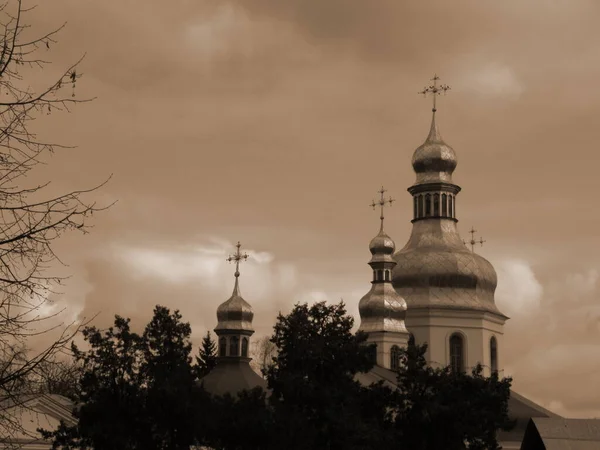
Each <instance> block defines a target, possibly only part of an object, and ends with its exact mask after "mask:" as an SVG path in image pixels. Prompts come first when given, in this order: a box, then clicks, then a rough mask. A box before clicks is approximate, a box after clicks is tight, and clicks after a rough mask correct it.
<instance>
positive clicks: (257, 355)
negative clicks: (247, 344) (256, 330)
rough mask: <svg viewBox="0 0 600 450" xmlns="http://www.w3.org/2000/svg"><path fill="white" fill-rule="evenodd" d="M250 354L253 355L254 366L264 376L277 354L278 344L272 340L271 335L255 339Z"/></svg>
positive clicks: (252, 364)
mask: <svg viewBox="0 0 600 450" xmlns="http://www.w3.org/2000/svg"><path fill="white" fill-rule="evenodd" d="M250 356H251V357H252V361H250V365H251V366H252V368H253V369H254V370H258V371H260V373H262V374H263V376H264V375H265V374H266V370H267V367H268V366H269V365H270V364H271V363H272V361H273V358H274V357H275V356H277V346H276V345H275V344H274V343H273V342H271V337H270V336H263V337H261V338H260V339H257V340H255V341H254V343H253V345H252V348H251V351H250Z"/></svg>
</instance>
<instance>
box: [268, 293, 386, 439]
mask: <svg viewBox="0 0 600 450" xmlns="http://www.w3.org/2000/svg"><path fill="white" fill-rule="evenodd" d="M353 324H354V320H353V318H352V317H351V316H348V315H346V309H345V306H344V304H343V302H340V303H339V304H337V305H332V306H328V305H326V304H325V303H324V302H321V303H316V304H314V305H313V306H311V307H309V306H308V305H306V304H304V305H296V306H295V307H294V309H293V310H292V312H291V313H290V314H288V315H287V316H283V315H281V314H280V315H279V317H278V319H277V323H276V325H275V333H274V335H273V338H272V342H273V343H274V344H275V345H276V346H277V349H278V354H277V356H276V357H275V358H274V363H273V364H272V365H271V366H270V367H269V368H268V370H267V380H268V385H269V388H270V389H272V396H271V405H272V407H273V410H274V415H275V417H276V421H275V422H276V423H275V425H274V434H275V435H276V436H279V437H280V439H285V442H286V444H285V447H287V448H311V449H354V448H356V449H359V448H375V446H377V445H379V448H382V446H381V443H380V442H379V441H380V440H382V439H383V437H385V434H384V433H381V427H383V426H384V425H385V424H387V423H389V420H386V417H387V414H386V408H385V406H386V404H387V403H389V401H390V400H389V392H387V391H386V389H385V388H384V387H383V386H381V385H378V386H377V387H376V388H365V387H363V386H361V385H360V384H359V383H358V382H357V381H356V380H355V375H356V374H357V373H359V372H367V371H368V370H370V369H371V368H372V366H373V362H372V360H371V358H370V353H371V352H370V348H369V346H368V345H365V341H366V335H364V334H362V333H359V334H357V335H354V334H353V333H352V326H353ZM279 443H280V444H281V441H280V442H279Z"/></svg>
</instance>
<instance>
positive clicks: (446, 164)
mask: <svg viewBox="0 0 600 450" xmlns="http://www.w3.org/2000/svg"><path fill="white" fill-rule="evenodd" d="M456 165H457V160H456V153H455V152H454V150H453V149H452V147H450V146H449V145H448V144H446V143H445V142H444V141H443V139H442V137H441V135H440V132H439V130H438V127H437V124H436V122H435V112H434V113H433V117H432V119H431V129H430V130H429V135H428V136H427V139H426V140H425V142H424V143H423V144H422V145H421V146H419V147H418V148H417V149H416V150H415V152H414V154H413V158H412V166H413V169H414V170H415V172H416V174H417V182H416V184H424V183H439V182H446V183H451V182H452V173H453V172H454V169H456Z"/></svg>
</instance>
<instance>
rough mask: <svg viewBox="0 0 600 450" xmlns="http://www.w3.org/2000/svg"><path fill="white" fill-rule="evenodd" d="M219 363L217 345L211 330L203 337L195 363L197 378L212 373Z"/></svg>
mask: <svg viewBox="0 0 600 450" xmlns="http://www.w3.org/2000/svg"><path fill="white" fill-rule="evenodd" d="M216 365H217V345H216V343H215V341H213V340H212V337H211V335H210V331H207V332H206V336H204V338H202V345H201V346H200V348H199V349H198V355H197V356H196V364H195V365H194V375H195V376H196V378H197V379H200V378H203V377H205V376H206V375H208V374H209V373H210V371H211V370H213V369H214V368H215V366H216Z"/></svg>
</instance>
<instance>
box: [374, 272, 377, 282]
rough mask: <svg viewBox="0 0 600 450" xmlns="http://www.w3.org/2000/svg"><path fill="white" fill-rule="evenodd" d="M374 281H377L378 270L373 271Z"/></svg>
mask: <svg viewBox="0 0 600 450" xmlns="http://www.w3.org/2000/svg"><path fill="white" fill-rule="evenodd" d="M373 281H377V271H376V270H374V271H373Z"/></svg>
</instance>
